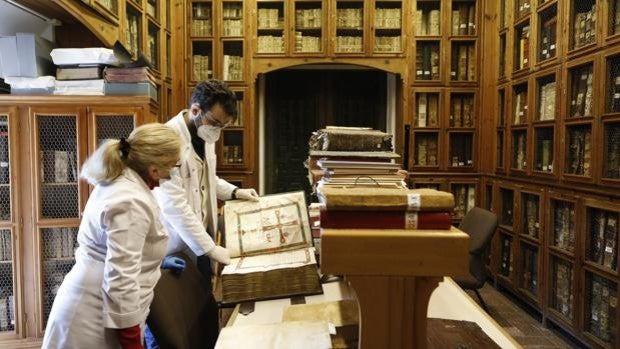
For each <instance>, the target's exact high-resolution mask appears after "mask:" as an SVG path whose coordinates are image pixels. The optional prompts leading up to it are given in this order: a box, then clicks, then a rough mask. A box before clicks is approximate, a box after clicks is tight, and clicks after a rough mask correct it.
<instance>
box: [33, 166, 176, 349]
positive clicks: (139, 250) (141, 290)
mask: <svg viewBox="0 0 620 349" xmlns="http://www.w3.org/2000/svg"><path fill="white" fill-rule="evenodd" d="M159 214H160V213H159V207H158V206H157V202H156V201H155V199H154V197H153V195H152V193H151V191H150V190H149V188H148V187H147V185H146V183H145V182H144V181H143V180H142V178H141V177H140V176H139V175H138V174H137V173H136V172H134V171H133V170H131V169H125V170H124V172H123V174H122V175H121V176H119V177H118V178H117V179H115V180H114V181H113V182H112V183H110V184H109V185H97V186H96V187H95V190H93V192H92V194H91V196H90V198H89V200H88V203H87V204H86V208H85V209H84V217H83V218H82V221H81V224H80V229H79V232H78V242H79V248H78V249H77V250H76V252H75V260H76V264H75V266H74V267H73V269H71V271H70V272H69V274H67V276H66V277H65V279H64V281H63V283H62V285H61V286H60V288H59V289H58V294H57V295H56V299H55V300H54V305H53V306H52V311H51V313H50V316H49V318H48V321H47V327H46V329H45V337H44V339H43V348H63V349H68V348H76V349H84V348H88V349H99V348H119V347H120V345H119V342H118V334H117V333H116V331H115V330H113V329H116V328H127V327H131V326H135V325H138V324H140V325H141V326H142V325H143V324H144V322H145V320H146V316H147V315H148V312H149V306H150V304H151V301H152V299H153V289H154V288H155V284H156V283H157V281H158V280H159V277H160V275H161V272H160V270H159V266H160V264H161V260H162V258H163V257H164V256H165V252H166V246H167V243H168V234H167V232H166V230H165V228H164V227H163V225H162V224H161V222H160V220H159Z"/></svg>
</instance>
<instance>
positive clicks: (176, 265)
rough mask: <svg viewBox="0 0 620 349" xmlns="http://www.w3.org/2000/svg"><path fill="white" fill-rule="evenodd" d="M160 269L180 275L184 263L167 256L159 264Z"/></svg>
mask: <svg viewBox="0 0 620 349" xmlns="http://www.w3.org/2000/svg"><path fill="white" fill-rule="evenodd" d="M161 268H162V269H170V270H172V271H173V272H175V273H180V272H182V271H183V270H185V261H184V260H182V259H181V258H179V257H174V256H167V257H164V260H163V261H162V262H161Z"/></svg>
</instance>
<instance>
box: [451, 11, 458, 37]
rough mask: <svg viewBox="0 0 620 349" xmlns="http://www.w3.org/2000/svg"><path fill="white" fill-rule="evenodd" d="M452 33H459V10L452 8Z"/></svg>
mask: <svg viewBox="0 0 620 349" xmlns="http://www.w3.org/2000/svg"><path fill="white" fill-rule="evenodd" d="M452 35H459V11H458V10H452Z"/></svg>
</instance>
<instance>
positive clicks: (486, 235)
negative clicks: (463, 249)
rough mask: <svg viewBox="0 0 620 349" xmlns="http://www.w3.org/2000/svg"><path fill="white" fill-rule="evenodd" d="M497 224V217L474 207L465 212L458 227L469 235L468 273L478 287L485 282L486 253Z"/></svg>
mask: <svg viewBox="0 0 620 349" xmlns="http://www.w3.org/2000/svg"><path fill="white" fill-rule="evenodd" d="M497 223H498V221H497V216H496V215H495V214H494V213H493V212H490V211H488V210H485V209H482V208H480V207H474V208H472V209H470V210H469V212H467V214H466V215H465V217H463V220H462V221H461V224H460V225H459V229H460V230H462V231H464V232H465V233H467V234H468V235H469V271H470V273H471V274H472V275H473V276H474V277H475V278H476V280H477V281H478V282H479V284H480V286H482V285H483V284H484V281H485V280H486V270H485V264H486V258H487V252H488V249H489V245H490V244H491V239H492V238H493V233H495V230H496V228H497Z"/></svg>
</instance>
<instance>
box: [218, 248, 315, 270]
mask: <svg viewBox="0 0 620 349" xmlns="http://www.w3.org/2000/svg"><path fill="white" fill-rule="evenodd" d="M310 264H316V258H315V256H314V247H308V248H301V249H297V250H292V251H283V252H277V253H270V254H261V255H258V256H247V257H241V258H232V259H231V261H230V264H229V265H227V266H225V267H224V269H223V270H222V274H247V273H256V272H264V271H268V270H275V269H284V268H298V267H302V266H304V265H310Z"/></svg>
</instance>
